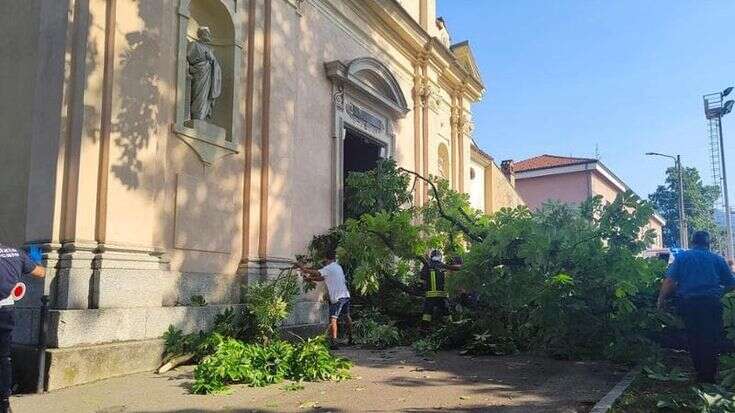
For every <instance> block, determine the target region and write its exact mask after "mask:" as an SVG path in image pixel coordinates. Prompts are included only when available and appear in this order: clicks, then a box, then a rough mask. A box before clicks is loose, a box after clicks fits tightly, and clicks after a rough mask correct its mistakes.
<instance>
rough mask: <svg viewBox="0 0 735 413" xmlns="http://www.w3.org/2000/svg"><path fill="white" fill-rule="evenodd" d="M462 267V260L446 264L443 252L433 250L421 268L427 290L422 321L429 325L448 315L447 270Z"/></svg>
mask: <svg viewBox="0 0 735 413" xmlns="http://www.w3.org/2000/svg"><path fill="white" fill-rule="evenodd" d="M461 268H462V264H461V263H460V262H455V263H454V264H450V265H447V264H444V262H443V261H442V254H441V252H439V251H437V250H433V251H431V254H429V261H428V262H427V263H426V264H424V266H423V267H422V268H421V281H422V284H423V287H424V291H425V297H424V311H423V316H422V317H421V321H422V322H423V323H424V325H425V326H427V327H428V326H429V325H430V324H431V323H432V321H436V320H437V318H441V317H444V316H446V315H447V313H448V312H449V303H448V300H447V299H448V297H449V294H447V290H446V287H445V282H444V281H445V278H446V271H447V270H449V271H457V270H459V269H461Z"/></svg>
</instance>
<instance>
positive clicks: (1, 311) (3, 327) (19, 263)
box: [0, 244, 46, 413]
mask: <svg viewBox="0 0 735 413" xmlns="http://www.w3.org/2000/svg"><path fill="white" fill-rule="evenodd" d="M33 254H34V258H35V260H36V262H34V260H32V259H31V257H29V256H28V254H26V253H25V252H24V251H22V250H19V249H16V248H10V247H7V246H5V245H3V244H0V413H7V412H8V411H10V392H11V387H12V385H13V371H12V363H11V360H10V344H11V340H12V333H13V328H14V327H15V308H14V306H13V299H12V298H10V294H11V291H12V290H13V288H14V287H15V286H16V284H18V283H19V282H20V277H21V275H32V276H34V277H38V278H42V277H44V276H45V275H46V270H45V269H44V268H43V267H42V266H40V265H38V264H37V262H40V261H41V257H40V252H39V251H37V250H34V253H33Z"/></svg>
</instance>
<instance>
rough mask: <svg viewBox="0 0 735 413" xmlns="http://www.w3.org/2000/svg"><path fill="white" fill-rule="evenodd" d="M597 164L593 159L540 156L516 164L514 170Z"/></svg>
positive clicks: (523, 170)
mask: <svg viewBox="0 0 735 413" xmlns="http://www.w3.org/2000/svg"><path fill="white" fill-rule="evenodd" d="M591 162H597V159H592V158H573V157H568V156H556V155H547V154H544V155H540V156H535V157H533V158H529V159H525V160H522V161H518V162H515V163H514V164H513V170H514V171H515V172H526V171H535V170H537V169H546V168H556V167H560V166H569V165H580V164H585V163H591Z"/></svg>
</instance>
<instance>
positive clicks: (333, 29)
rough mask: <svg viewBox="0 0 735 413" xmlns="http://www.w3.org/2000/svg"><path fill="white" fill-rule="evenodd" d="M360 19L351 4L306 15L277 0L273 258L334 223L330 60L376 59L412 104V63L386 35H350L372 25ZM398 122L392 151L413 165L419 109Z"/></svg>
mask: <svg viewBox="0 0 735 413" xmlns="http://www.w3.org/2000/svg"><path fill="white" fill-rule="evenodd" d="M332 6H334V7H332ZM319 7H321V8H319ZM342 14H344V15H346V16H347V17H346V18H345V17H343V16H342ZM335 19H338V20H339V21H340V23H339V24H336V23H335ZM360 19H361V17H360V16H358V15H357V14H356V12H355V11H354V10H353V9H352V8H350V7H348V5H346V4H344V2H334V4H332V3H330V4H321V5H319V6H318V7H317V6H316V5H313V4H305V5H304V8H303V14H302V15H301V16H299V15H298V14H297V13H296V12H295V10H294V9H293V8H292V7H291V6H290V5H289V4H288V3H287V2H284V1H274V2H273V33H272V36H273V37H272V56H273V57H274V59H273V62H272V63H273V68H272V73H271V89H270V93H271V101H270V102H271V107H270V118H271V122H270V145H269V151H270V153H269V158H270V163H269V165H270V171H269V187H268V193H269V199H268V251H267V254H268V256H269V257H272V258H276V259H277V258H293V256H294V254H296V253H300V252H303V251H304V249H305V247H306V245H307V244H308V242H309V241H310V240H311V237H312V236H313V235H314V234H317V233H321V232H324V231H325V230H327V229H328V228H329V227H330V226H331V224H332V213H333V212H332V195H333V191H334V188H333V182H332V181H333V174H334V169H333V168H334V166H333V151H334V149H333V144H334V143H333V136H332V135H333V131H332V123H333V116H332V107H333V103H332V96H331V94H332V84H331V82H330V80H329V79H328V78H327V77H326V74H325V68H324V64H325V63H326V62H330V61H335V60H339V61H342V62H349V61H351V60H353V59H355V58H360V57H367V56H372V57H375V58H376V59H378V60H380V61H381V62H383V63H384V64H386V65H387V66H388V67H389V68H390V69H391V70H392V71H393V73H394V75H396V77H397V80H398V82H399V84H400V87H401V89H402V91H403V94H404V96H405V97H406V99H407V101H408V102H411V101H410V96H411V90H412V87H413V86H412V81H413V78H412V74H411V73H410V72H409V71H408V69H407V68H408V67H410V61H408V59H406V58H405V57H402V56H400V54H399V52H398V51H397V50H395V49H394V48H393V46H392V45H391V44H390V43H389V42H387V41H386V40H385V39H383V38H382V37H381V36H380V34H379V33H374V32H370V33H355V32H350V34H347V33H346V32H345V30H348V31H349V30H352V29H355V30H356V29H357V27H361V28H362V29H365V30H367V29H366V28H367V27H368V25H367V24H361V23H360ZM353 26H354V27H353ZM389 55H390V57H389ZM276 57H278V58H277V59H276ZM396 61H397V62H396ZM410 105H412V103H409V106H410ZM395 126H396V128H395V129H394V132H395V135H396V136H395V141H396V142H395V153H394V154H393V156H394V158H395V159H396V161H397V162H398V163H399V165H402V166H405V167H408V168H411V169H413V162H414V160H413V128H412V126H413V118H412V114H411V113H409V114H408V115H407V116H406V117H405V118H403V119H400V120H399V121H398V122H397V123H396V125H395Z"/></svg>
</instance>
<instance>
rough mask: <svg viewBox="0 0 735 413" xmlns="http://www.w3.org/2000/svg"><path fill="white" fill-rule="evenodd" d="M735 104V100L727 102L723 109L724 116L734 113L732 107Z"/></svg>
mask: <svg viewBox="0 0 735 413" xmlns="http://www.w3.org/2000/svg"><path fill="white" fill-rule="evenodd" d="M733 104H735V100H728V101H727V102H725V105H724V106H723V107H722V114H723V115H727V114H728V113H730V111H732V105H733Z"/></svg>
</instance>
